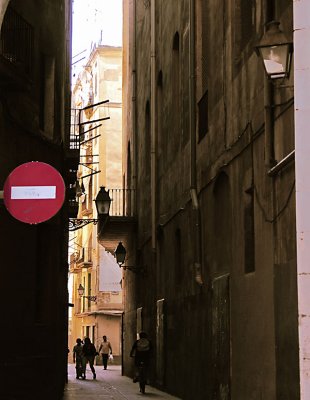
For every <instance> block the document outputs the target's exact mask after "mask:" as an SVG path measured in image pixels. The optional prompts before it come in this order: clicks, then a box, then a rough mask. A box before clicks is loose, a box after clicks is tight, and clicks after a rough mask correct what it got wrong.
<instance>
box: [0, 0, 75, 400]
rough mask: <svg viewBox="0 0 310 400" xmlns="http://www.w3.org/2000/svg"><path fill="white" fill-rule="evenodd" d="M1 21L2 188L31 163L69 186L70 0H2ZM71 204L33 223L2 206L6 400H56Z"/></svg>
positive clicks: (63, 359) (1, 368)
mask: <svg viewBox="0 0 310 400" xmlns="http://www.w3.org/2000/svg"><path fill="white" fill-rule="evenodd" d="M0 16H1V22H0V24H1V38H0V159H1V168H0V181H1V183H0V188H1V190H2V188H3V185H4V182H5V180H6V178H7V177H8V175H9V174H10V173H11V172H12V170H13V169H14V168H16V167H17V166H19V165H20V164H23V163H26V162H30V161H41V162H44V163H47V164H50V165H51V166H53V167H54V168H55V169H57V170H58V171H59V172H60V174H61V175H62V176H63V178H64V180H65V183H66V186H67V187H68V188H69V187H70V184H72V183H73V182H74V180H73V181H70V179H72V178H73V179H74V175H75V176H76V170H77V165H78V157H77V155H78V149H77V147H76V143H75V141H74V140H73V142H70V137H69V132H70V130H69V125H70V119H69V117H70V114H69V110H70V102H69V97H70V66H71V49H70V37H71V1H69V0H68V1H67V0H45V1H42V2H41V1H40V2H38V1H35V0H29V1H24V0H11V1H1V2H0ZM74 170H75V174H73V175H72V171H74ZM69 196H70V191H69V189H68V196H67V197H66V199H67V200H68V199H69ZM67 200H66V202H65V204H64V206H63V207H62V208H61V210H60V211H59V212H58V213H57V214H56V215H55V216H54V217H53V218H51V219H50V220H48V221H46V222H43V223H41V224H38V225H29V224H25V223H22V222H20V221H18V220H16V219H14V218H13V217H12V216H11V215H10V214H9V213H8V212H7V210H6V209H5V207H4V205H3V203H2V204H1V205H0V220H1V223H0V237H1V240H0V248H1V253H2V262H1V266H2V268H1V278H0V293H1V301H2V305H3V307H2V312H1V322H0V325H1V334H0V342H1V359H0V375H1V395H0V397H1V398H2V399H25V398H29V397H30V398H32V399H34V400H35V399H46V400H57V399H60V398H62V392H63V388H64V385H65V381H66V373H67V316H68V294H67V275H68V262H67V254H68V249H67V242H68V213H69V207H68V201H67Z"/></svg>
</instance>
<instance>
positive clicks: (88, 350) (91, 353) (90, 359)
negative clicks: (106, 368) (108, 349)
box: [82, 337, 98, 379]
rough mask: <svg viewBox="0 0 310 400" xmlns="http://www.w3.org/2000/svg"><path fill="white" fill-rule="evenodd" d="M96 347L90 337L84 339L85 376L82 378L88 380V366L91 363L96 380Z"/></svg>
mask: <svg viewBox="0 0 310 400" xmlns="http://www.w3.org/2000/svg"><path fill="white" fill-rule="evenodd" d="M97 354H98V353H97V350H96V347H95V345H94V344H93V343H92V342H91V341H90V339H89V338H88V337H86V338H85V339H84V346H83V375H82V378H83V379H85V378H86V365H87V363H89V367H90V369H91V371H92V373H93V379H96V371H95V368H94V361H95V356H96V355H97Z"/></svg>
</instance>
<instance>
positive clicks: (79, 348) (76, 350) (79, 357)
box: [73, 338, 83, 379]
mask: <svg viewBox="0 0 310 400" xmlns="http://www.w3.org/2000/svg"><path fill="white" fill-rule="evenodd" d="M73 362H74V363H75V371H76V379H79V378H82V376H83V344H82V340H81V339H80V338H77V339H76V345H75V346H74V347H73Z"/></svg>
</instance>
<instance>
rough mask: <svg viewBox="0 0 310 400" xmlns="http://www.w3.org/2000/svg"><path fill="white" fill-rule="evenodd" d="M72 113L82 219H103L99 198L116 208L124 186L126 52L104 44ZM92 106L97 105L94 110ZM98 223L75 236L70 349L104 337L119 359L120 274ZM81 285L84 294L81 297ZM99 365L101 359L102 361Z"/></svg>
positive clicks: (82, 78) (80, 82)
mask: <svg viewBox="0 0 310 400" xmlns="http://www.w3.org/2000/svg"><path fill="white" fill-rule="evenodd" d="M72 103H73V109H74V110H75V111H76V112H75V114H76V115H78V114H79V115H80V116H79V117H78V118H77V120H78V121H80V124H83V125H76V129H78V131H79V132H80V138H81V142H80V165H79V169H78V172H77V179H78V182H79V184H78V186H79V193H77V194H78V201H79V211H78V218H79V219H85V221H87V220H88V219H93V218H98V215H97V211H96V206H95V202H94V200H95V198H96V196H97V194H98V192H99V190H100V187H102V186H104V187H107V188H108V189H109V190H110V196H111V197H112V199H113V201H112V206H111V212H112V209H113V207H114V208H115V209H116V207H117V202H118V200H119V199H118V197H120V193H121V187H122V48H121V47H114V46H106V45H103V44H101V43H100V42H99V43H97V44H94V45H93V46H92V49H91V52H90V56H89V58H88V60H87V62H86V64H85V66H84V68H83V69H82V71H81V72H80V74H79V76H78V78H77V80H76V82H75V84H74V87H73V91H72ZM92 105H93V106H92ZM99 230H100V227H99V226H98V225H94V224H92V223H91V224H87V225H85V226H82V227H81V228H80V229H78V230H75V231H72V232H71V240H70V242H69V245H70V247H69V252H70V253H71V256H70V259H71V262H70V272H71V275H72V280H71V283H72V287H71V288H70V289H71V291H72V298H73V303H74V308H73V311H72V318H71V333H70V335H69V343H70V349H71V348H73V346H74V344H75V341H76V338H78V337H80V338H82V339H83V338H85V337H86V336H88V337H90V339H91V341H92V342H93V343H94V344H95V345H96V347H97V349H98V348H99V346H100V344H101V342H102V336H103V335H106V336H107V337H108V340H109V341H110V342H111V345H112V348H113V355H114V356H115V361H119V360H120V354H121V317H122V312H123V296H122V288H121V279H122V276H121V271H120V268H119V266H118V265H117V263H116V262H115V259H114V257H113V256H112V255H111V254H110V253H107V251H106V250H105V248H104V247H103V246H102V244H100V242H99V241H98V239H97V234H98V232H99ZM80 285H82V286H83V287H84V289H85V293H84V295H85V296H95V298H92V300H90V298H89V297H88V298H87V297H80V296H79V294H78V288H79V286H80ZM97 361H98V362H100V361H101V360H100V358H99V357H98V359H97Z"/></svg>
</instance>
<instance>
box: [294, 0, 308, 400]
mask: <svg viewBox="0 0 310 400" xmlns="http://www.w3.org/2000/svg"><path fill="white" fill-rule="evenodd" d="M293 7H294V10H293V13H294V28H293V30H294V87H295V93H294V97H295V174H296V241H297V242H296V246H297V292H298V322H299V323H298V334H299V369H300V399H301V400H307V399H309V398H310V358H309V354H310V341H309V337H310V291H309V282H310V246H309V243H310V219H309V203H310V178H309V170H310V159H309V147H310V138H309V130H308V127H309V125H310V114H309V93H310V54H309V52H307V51H304V44H305V43H308V38H309V35H310V27H309V19H307V18H306V17H305V16H309V15H310V3H309V0H299V1H294V2H293Z"/></svg>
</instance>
